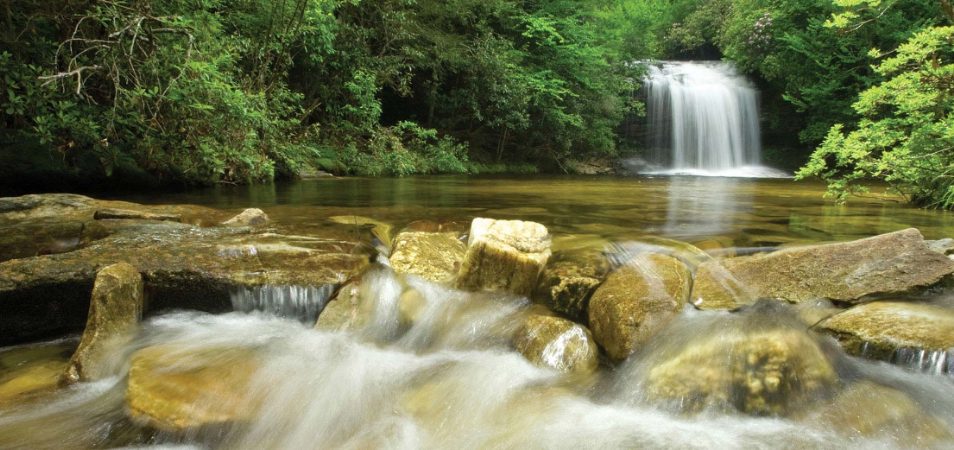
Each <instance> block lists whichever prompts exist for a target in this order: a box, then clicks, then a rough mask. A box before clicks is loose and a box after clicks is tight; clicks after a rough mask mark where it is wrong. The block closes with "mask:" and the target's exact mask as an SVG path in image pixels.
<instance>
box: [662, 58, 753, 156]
mask: <svg viewBox="0 0 954 450" xmlns="http://www.w3.org/2000/svg"><path fill="white" fill-rule="evenodd" d="M644 87H645V90H646V95H647V108H648V120H649V123H648V126H649V147H650V149H651V151H652V155H651V157H652V159H653V161H652V163H655V164H657V165H660V166H662V167H668V168H670V169H673V171H674V172H677V173H696V172H701V171H709V172H719V171H731V170H733V169H741V168H744V167H748V166H758V164H759V159H760V152H761V143H760V130H759V113H758V93H757V91H756V90H755V88H754V87H753V86H752V85H751V84H750V83H749V82H748V80H746V79H745V78H744V77H742V76H740V75H739V74H738V73H736V71H735V70H734V69H733V68H732V66H730V65H728V64H726V63H722V62H665V63H662V64H661V65H658V66H650V67H649V74H648V75H647V77H646V79H645V80H644ZM700 174H701V173H700Z"/></svg>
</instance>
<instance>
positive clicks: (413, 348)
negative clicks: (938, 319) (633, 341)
mask: <svg viewBox="0 0 954 450" xmlns="http://www.w3.org/2000/svg"><path fill="white" fill-rule="evenodd" d="M402 285H409V286H412V287H414V288H416V289H418V290H419V292H421V293H422V294H423V297H424V299H425V302H426V303H425V307H424V308H423V309H422V312H421V314H420V316H419V317H417V319H416V320H415V321H414V322H413V323H412V324H410V325H408V324H406V323H405V324H402V323H401V321H400V320H399V318H398V312H397V310H396V308H397V307H396V305H395V302H396V295H397V293H399V292H400V289H401V286H402ZM360 289H361V290H362V294H363V295H366V296H367V298H369V299H371V300H372V301H373V302H374V305H373V308H372V312H371V315H372V316H373V320H371V321H369V322H368V325H367V326H366V327H364V328H360V329H355V330H350V331H340V332H328V331H317V330H314V329H312V328H311V326H310V324H309V323H302V322H301V321H300V320H297V319H299V317H297V316H294V315H293V317H279V316H277V315H275V314H273V313H269V312H264V311H272V312H276V311H278V312H280V311H281V308H278V309H276V308H274V305H271V304H270V302H277V303H278V304H279V305H284V304H285V303H284V302H285V300H282V299H281V297H283V296H284V297H287V296H293V295H295V294H294V292H295V291H294V290H290V289H285V290H278V291H275V292H274V293H273V294H272V295H270V296H266V297H263V298H264V299H271V300H267V301H265V300H263V301H262V302H260V303H259V309H260V310H254V311H248V312H240V311H236V312H232V313H227V314H221V315H209V314H204V313H197V312H169V313H166V314H163V315H160V316H157V317H154V318H152V319H150V320H148V321H147V322H145V323H144V326H143V329H142V331H141V333H140V334H139V336H138V337H137V338H136V339H135V341H134V342H132V343H131V344H130V345H129V346H128V347H127V348H126V349H125V350H124V351H123V352H121V354H119V355H116V357H117V358H121V359H122V358H128V357H129V354H131V353H132V352H133V351H134V350H136V349H141V348H145V347H150V346H156V345H164V346H171V348H175V349H176V352H182V354H187V353H189V352H192V351H202V350H210V349H211V350H215V349H222V348H229V349H239V350H240V351H238V352H234V351H229V352H215V353H214V356H211V357H210V358H216V359H219V360H218V361H216V363H222V364H226V365H229V364H235V365H236V366H240V365H241V363H242V361H243V360H245V359H247V358H249V357H254V358H255V359H256V360H257V361H260V363H259V365H258V368H257V370H255V371H254V373H252V374H251V382H250V384H249V386H250V387H249V389H248V391H247V392H244V393H241V394H240V395H241V398H240V399H239V401H248V402H253V401H254V402H255V403H256V404H257V407H256V414H255V415H254V416H253V417H252V418H251V419H250V420H248V421H245V422H239V423H233V424H227V425H224V426H222V427H216V428H214V429H203V430H199V431H196V432H194V433H190V434H187V435H175V434H167V433H163V432H161V431H155V430H150V429H145V428H139V427H137V426H136V425H134V424H133V423H131V422H130V421H129V420H128V419H126V418H125V417H124V414H123V410H124V404H123V389H124V388H123V384H124V381H123V380H124V377H125V376H126V374H125V373H121V374H119V375H118V376H116V377H114V378H110V379H108V380H104V381H101V382H96V383H84V384H79V385H76V386H73V387H70V388H67V389H64V390H61V391H59V392H57V393H54V394H50V395H48V396H45V397H42V398H40V399H37V400H35V401H34V402H33V403H31V404H27V405H21V406H17V407H13V408H10V409H5V410H3V411H2V412H0V447H2V448H50V447H56V448H83V447H112V446H158V447H165V448H173V447H171V446H184V447H183V448H236V449H262V448H295V449H304V448H406V449H416V448H527V447H529V448H570V449H579V448H621V447H624V448H646V447H651V448H871V447H906V446H911V445H917V444H918V443H919V442H920V441H919V439H920V438H921V437H919V436H911V435H896V434H894V432H895V431H897V432H902V431H905V430H904V429H898V430H891V429H889V430H884V431H885V433H881V434H878V435H876V436H874V437H863V436H860V435H859V434H858V433H856V432H855V431H854V430H852V429H850V428H839V427H836V426H833V425H832V424H833V423H837V422H828V421H825V420H820V419H819V417H820V416H819V415H818V414H820V413H818V414H816V413H814V412H813V411H816V410H818V411H821V410H823V409H824V408H825V406H826V405H827V404H828V403H830V402H832V401H833V400H831V398H833V397H832V396H833V395H834V394H829V395H830V396H829V397H821V398H816V399H812V405H811V406H810V407H806V410H805V411H804V413H802V414H799V415H796V416H794V417H792V418H785V419H783V418H771V417H764V418H762V417H751V416H745V415H742V414H739V413H737V412H733V411H732V410H730V409H725V408H723V407H720V406H719V405H718V404H710V405H707V407H706V408H703V410H702V412H701V413H699V414H696V415H686V414H683V413H680V412H678V409H674V408H673V407H672V406H671V405H666V404H664V403H663V404H660V403H654V402H652V401H649V400H647V399H646V396H645V387H644V383H645V376H646V375H647V373H649V371H650V370H651V369H652V366H653V365H654V364H656V363H657V360H658V359H659V358H661V357H664V356H665V355H666V354H667V353H669V352H672V351H677V350H678V349H679V348H681V347H682V346H684V345H686V343H689V342H693V341H698V340H700V339H702V340H706V341H711V340H719V339H731V336H734V335H738V334H745V333H750V332H752V330H753V329H760V328H763V329H764V328H766V327H767V328H773V327H776V326H781V327H791V326H794V325H793V324H794V323H796V321H797V319H796V312H795V311H794V310H793V309H790V308H781V307H779V308H780V309H778V310H772V311H769V312H766V311H764V310H761V309H760V308H752V309H751V310H750V311H744V312H742V313H734V314H733V313H728V312H697V311H693V310H692V309H691V308H688V309H687V310H686V311H684V312H683V313H682V314H681V315H680V318H679V319H678V320H677V321H676V323H675V324H674V325H673V326H671V327H669V328H668V329H667V330H666V332H665V333H664V335H663V336H660V337H659V338H657V339H656V340H655V341H654V344H653V345H651V346H648V347H647V348H646V349H644V350H642V351H640V352H638V353H637V354H635V355H634V356H633V357H631V358H630V359H629V361H627V362H626V363H624V364H623V365H621V366H620V367H619V368H618V369H616V370H603V371H600V372H599V373H598V374H597V375H594V376H590V377H580V376H570V375H563V374H560V373H557V372H554V371H551V370H547V369H542V368H538V367H535V366H533V365H531V364H530V363H528V362H527V361H526V360H525V359H524V358H523V357H522V356H520V355H519V354H517V353H515V352H513V351H512V350H511V349H510V347H509V344H508V342H509V335H510V333H512V328H513V326H514V324H515V323H517V322H518V321H519V320H520V318H521V316H522V315H524V314H526V313H527V310H528V304H527V302H526V300H524V299H520V298H514V297H511V296H507V295H494V294H471V293H463V292H459V291H455V290H452V289H448V288H445V287H442V286H438V285H434V284H431V283H428V282H426V281H423V280H420V279H417V278H415V277H406V278H405V277H399V276H397V275H395V274H394V273H393V272H391V271H390V269H389V268H387V267H386V266H381V267H379V268H377V269H375V273H374V274H373V276H369V277H366V278H365V281H364V282H363V283H362V284H361V286H360ZM314 300H315V301H319V302H320V301H322V300H321V299H320V298H318V297H315V298H314ZM285 316H288V315H287V314H285ZM730 316H732V317H730ZM767 317H770V319H769V320H766V318H767ZM754 323H759V324H760V325H759V326H756V327H754V326H753V324H754ZM822 343H823V344H824V345H825V348H826V349H827V351H829V352H833V357H834V359H835V360H837V361H838V362H839V364H838V371H839V377H840V380H841V382H843V383H848V382H853V383H857V382H859V380H871V381H873V382H875V383H879V384H884V385H888V386H892V387H893V388H894V389H898V390H901V391H903V392H905V393H907V394H908V395H910V396H911V397H912V398H915V399H916V401H917V402H918V405H920V407H921V408H923V410H924V411H925V413H924V414H926V417H933V418H934V420H938V421H939V423H941V424H942V426H943V427H945V428H946V429H948V430H950V429H952V428H954V417H952V415H951V414H950V411H954V395H952V393H954V383H952V382H951V380H950V379H949V378H947V377H938V376H931V375H924V374H918V373H914V372H911V371H907V370H904V369H903V368H900V367H895V366H892V365H889V364H886V363H875V362H868V361H864V360H861V359H857V358H852V357H849V356H847V355H845V354H843V353H841V352H840V350H838V349H837V345H834V344H833V343H832V342H828V341H824V342H822ZM49 345H51V346H56V345H62V343H61V342H60V343H57V342H54V343H51V344H49ZM14 350H15V349H14ZM10 352H11V350H7V351H5V352H4V353H0V357H4V356H9V354H10ZM875 394H876V393H875ZM851 406H852V407H859V408H863V405H851ZM858 414H865V412H864V411H858Z"/></svg>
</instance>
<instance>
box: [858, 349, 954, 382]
mask: <svg viewBox="0 0 954 450" xmlns="http://www.w3.org/2000/svg"><path fill="white" fill-rule="evenodd" d="M876 355H877V352H873V351H869V350H868V344H867V343H865V344H864V345H862V349H861V356H863V357H869V358H870V357H872V356H876ZM888 362H890V363H892V364H897V365H899V366H901V367H904V368H907V369H910V370H914V371H917V372H923V373H927V374H931V375H949V376H954V350H925V349H923V348H901V349H898V350H895V351H894V353H892V354H891V357H890V359H889V360H888Z"/></svg>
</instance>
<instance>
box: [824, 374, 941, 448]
mask: <svg viewBox="0 0 954 450" xmlns="http://www.w3.org/2000/svg"><path fill="white" fill-rule="evenodd" d="M809 420H810V421H811V422H814V423H816V424H818V425H820V426H823V427H829V428H831V429H832V430H835V431H838V432H842V433H844V432H847V433H851V434H854V435H857V436H858V437H861V438H873V439H887V440H892V441H894V443H895V444H897V445H899V446H903V447H910V448H925V447H931V446H934V445H937V444H939V443H942V442H950V440H951V439H952V438H954V436H952V435H951V432H950V431H948V430H947V429H946V427H945V426H944V424H943V423H942V422H941V421H939V420H938V419H937V418H935V417H932V416H931V415H930V414H929V413H928V412H927V411H925V410H924V409H923V408H921V406H920V405H918V403H917V402H915V401H914V400H913V399H911V397H909V396H908V395H907V394H905V393H904V392H901V391H899V390H896V389H892V388H889V387H886V386H882V385H880V384H877V383H872V382H870V381H860V382H857V383H853V384H852V385H851V386H849V387H848V388H847V389H845V390H844V391H843V392H841V393H840V394H839V395H838V396H836V397H835V398H834V399H833V400H832V401H831V402H830V403H827V404H826V405H825V406H824V407H823V408H820V409H819V410H817V411H814V412H813V413H812V414H811V415H810V418H809Z"/></svg>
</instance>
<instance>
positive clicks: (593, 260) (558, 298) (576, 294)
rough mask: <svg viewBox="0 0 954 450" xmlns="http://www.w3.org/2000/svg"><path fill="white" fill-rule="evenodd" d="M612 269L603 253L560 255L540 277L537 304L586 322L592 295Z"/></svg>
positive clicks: (549, 262)
mask: <svg viewBox="0 0 954 450" xmlns="http://www.w3.org/2000/svg"><path fill="white" fill-rule="evenodd" d="M609 270H610V264H609V261H608V260H607V259H606V257H605V256H604V255H603V253H602V251H600V250H597V249H587V250H577V251H565V252H557V253H555V254H554V255H553V257H551V258H550V260H549V261H548V262H547V265H546V267H545V268H544V269H543V272H542V273H541V274H540V279H539V280H538V282H537V287H536V289H534V291H533V301H535V302H537V303H540V304H543V305H545V306H547V307H548V308H550V309H552V310H554V311H556V312H559V313H561V314H566V315H567V316H569V317H571V318H573V319H577V320H585V319H586V315H587V308H588V307H589V301H590V296H591V295H592V294H593V291H594V290H596V288H597V286H599V285H600V283H602V282H603V279H604V278H605V277H606V274H607V273H608V272H609Z"/></svg>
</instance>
